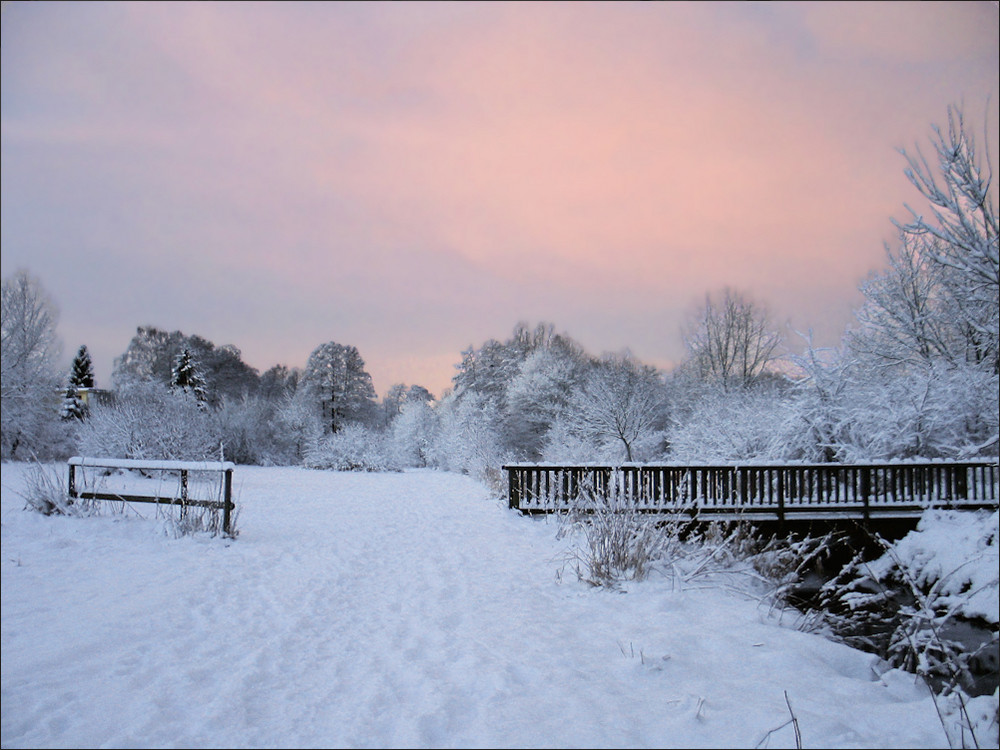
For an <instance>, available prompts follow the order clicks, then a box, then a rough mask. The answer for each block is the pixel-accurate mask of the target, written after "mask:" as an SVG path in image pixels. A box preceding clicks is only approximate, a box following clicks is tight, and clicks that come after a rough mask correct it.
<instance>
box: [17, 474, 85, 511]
mask: <svg viewBox="0 0 1000 750" xmlns="http://www.w3.org/2000/svg"><path fill="white" fill-rule="evenodd" d="M22 497H24V500H25V502H26V503H27V505H26V506H25V507H26V508H30V509H31V510H36V511H38V512H39V513H41V514H42V515H45V516H51V515H80V514H81V513H82V512H84V511H85V506H84V505H82V504H79V503H74V502H73V501H72V500H71V499H70V497H69V493H68V492H67V485H66V478H65V477H64V476H63V474H62V472H60V471H58V470H57V469H55V468H54V467H51V466H45V465H43V464H41V463H38V462H35V464H34V465H33V466H32V467H31V470H30V471H29V472H28V475H27V477H26V481H25V489H24V492H23V493H22Z"/></svg>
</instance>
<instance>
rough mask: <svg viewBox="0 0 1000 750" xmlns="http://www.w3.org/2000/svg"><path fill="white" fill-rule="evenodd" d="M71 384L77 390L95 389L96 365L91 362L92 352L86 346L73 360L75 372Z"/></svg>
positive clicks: (71, 377) (71, 376)
mask: <svg viewBox="0 0 1000 750" xmlns="http://www.w3.org/2000/svg"><path fill="white" fill-rule="evenodd" d="M69 382H70V384H71V385H75V386H76V387H77V388H93V387H94V365H93V363H92V362H91V361H90V352H89V351H87V346H86V344H84V345H83V346H81V347H80V350H79V351H78V352H77V353H76V357H74V358H73V372H72V373H71V374H70V377H69Z"/></svg>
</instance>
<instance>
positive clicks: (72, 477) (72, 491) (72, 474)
mask: <svg viewBox="0 0 1000 750" xmlns="http://www.w3.org/2000/svg"><path fill="white" fill-rule="evenodd" d="M67 494H68V495H69V498H70V502H72V501H73V498H75V497H76V466H75V465H74V464H70V465H69V486H68V487H67Z"/></svg>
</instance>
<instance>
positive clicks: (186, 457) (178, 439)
mask: <svg viewBox="0 0 1000 750" xmlns="http://www.w3.org/2000/svg"><path fill="white" fill-rule="evenodd" d="M78 451H79V452H80V453H82V454H83V455H87V456H94V457H99V458H100V457H103V458H148V459H157V460H160V459H162V460H174V461H201V460H207V459H215V458H218V453H219V440H218V435H217V434H216V433H215V432H214V431H213V429H212V423H211V418H210V415H209V414H208V413H206V412H205V411H204V410H203V409H201V408H200V406H199V404H198V401H197V400H196V399H195V398H194V396H192V395H189V394H185V393H183V392H179V391H171V390H170V389H169V388H167V387H166V386H164V385H161V384H159V383H154V382H152V381H147V382H136V383H131V384H129V385H128V386H126V387H124V388H122V389H120V390H119V391H118V392H117V394H116V397H115V400H114V403H112V404H110V405H101V406H97V407H96V408H94V409H93V410H92V412H91V416H90V419H88V420H87V421H86V422H84V423H83V424H82V425H81V426H80V431H79V441H78Z"/></svg>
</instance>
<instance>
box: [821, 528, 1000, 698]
mask: <svg viewBox="0 0 1000 750" xmlns="http://www.w3.org/2000/svg"><path fill="white" fill-rule="evenodd" d="M998 523H1000V517H998V514H997V513H996V512H993V513H990V512H987V511H979V512H975V513H973V512H970V511H945V510H928V511H927V512H926V513H925V514H924V515H923V517H922V518H921V520H920V523H919V525H918V526H917V529H916V530H915V531H913V532H910V533H909V534H908V535H907V536H905V537H904V538H903V539H901V540H899V541H897V542H895V543H894V544H890V543H888V542H885V541H882V540H879V541H880V542H881V544H882V547H883V549H884V553H883V554H882V555H881V556H880V557H879V558H878V559H876V560H874V561H871V562H866V561H865V560H864V559H863V558H861V557H860V556H859V557H857V558H856V559H855V560H854V561H853V562H852V563H851V564H850V565H848V566H846V567H845V568H844V569H843V571H842V572H841V574H840V575H839V576H838V577H837V578H836V579H835V580H833V581H831V582H830V583H828V584H827V585H826V586H825V587H824V589H823V592H822V593H823V595H824V598H823V602H822V606H823V610H824V614H823V617H822V619H823V621H824V622H825V623H826V624H827V625H829V626H830V628H831V629H832V630H833V632H834V633H835V634H836V635H837V637H838V638H840V639H841V640H843V641H844V642H846V643H848V644H850V645H852V646H855V647H856V648H862V649H864V650H866V651H871V652H873V653H876V654H878V655H879V656H881V657H883V658H884V659H886V660H887V661H888V662H889V664H890V665H892V666H893V667H899V668H902V669H906V670H908V671H911V672H915V673H916V674H919V675H922V676H923V677H925V678H926V679H927V680H928V681H929V682H930V683H931V684H932V685H934V686H936V687H938V688H939V689H941V690H942V691H943V692H945V693H948V692H951V691H957V690H967V689H969V686H970V685H972V684H973V682H974V678H973V674H972V673H973V668H974V662H975V661H977V660H979V661H983V660H985V661H986V663H992V671H993V672H994V673H995V672H996V669H997V666H996V665H997V649H998V638H1000V628H998V617H1000V615H998V609H1000V573H998V570H1000V547H998V540H997V535H998ZM962 623H974V624H976V625H978V627H979V628H980V629H982V630H983V631H984V632H988V633H992V636H991V637H990V638H988V639H987V640H986V641H985V642H984V643H983V644H982V645H981V646H980V647H978V648H975V649H971V650H970V648H969V645H968V643H967V642H965V641H964V640H963V638H962V637H961V634H960V630H961V624H962ZM997 687H998V686H997V685H996V684H994V685H993V688H994V689H996V688H997Z"/></svg>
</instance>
